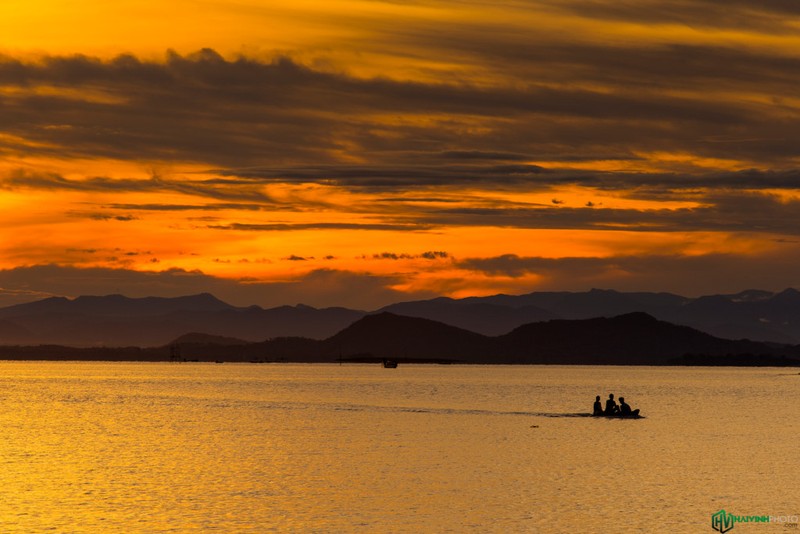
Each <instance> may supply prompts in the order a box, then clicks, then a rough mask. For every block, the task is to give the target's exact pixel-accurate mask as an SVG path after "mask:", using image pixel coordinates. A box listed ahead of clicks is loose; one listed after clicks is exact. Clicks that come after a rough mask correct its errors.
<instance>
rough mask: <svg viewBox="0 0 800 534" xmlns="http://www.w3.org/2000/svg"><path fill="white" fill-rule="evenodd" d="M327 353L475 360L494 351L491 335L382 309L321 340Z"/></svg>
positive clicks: (399, 357)
mask: <svg viewBox="0 0 800 534" xmlns="http://www.w3.org/2000/svg"><path fill="white" fill-rule="evenodd" d="M323 350H324V354H325V355H326V356H333V357H340V356H341V357H342V358H352V357H353V356H373V357H376V358H381V359H383V358H387V359H394V360H408V359H420V358H424V359H439V360H441V359H444V360H448V359H452V360H463V361H478V360H481V359H485V358H487V357H490V356H491V355H492V354H493V353H494V350H495V345H494V344H493V343H492V341H491V338H488V337H486V336H483V335H481V334H476V333H475V332H470V331H468V330H463V329H461V328H456V327H454V326H450V325H446V324H443V323H440V322H437V321H431V320H429V319H420V318H418V317H406V316H402V315H395V314H393V313H388V312H382V313H378V314H376V315H367V316H366V317H363V318H362V319H359V320H358V321H356V322H355V323H353V324H352V325H350V326H349V327H347V328H345V329H344V330H342V331H341V332H339V333H338V334H336V335H335V336H333V337H331V338H328V339H326V340H325V341H324V342H323Z"/></svg>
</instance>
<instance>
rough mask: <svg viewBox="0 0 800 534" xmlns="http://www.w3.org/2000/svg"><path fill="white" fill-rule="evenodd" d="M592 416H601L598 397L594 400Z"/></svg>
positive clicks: (601, 408)
mask: <svg viewBox="0 0 800 534" xmlns="http://www.w3.org/2000/svg"><path fill="white" fill-rule="evenodd" d="M592 415H603V405H602V404H601V403H600V395H598V396H596V397H595V398H594V409H593V410H592Z"/></svg>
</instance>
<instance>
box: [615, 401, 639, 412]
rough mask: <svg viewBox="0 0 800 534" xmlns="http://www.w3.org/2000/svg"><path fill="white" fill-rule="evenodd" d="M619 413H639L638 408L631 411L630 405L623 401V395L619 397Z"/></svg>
mask: <svg viewBox="0 0 800 534" xmlns="http://www.w3.org/2000/svg"><path fill="white" fill-rule="evenodd" d="M619 413H620V415H639V409H638V408H637V409H636V410H633V411H631V407H630V406H628V403H626V402H625V397H620V398H619Z"/></svg>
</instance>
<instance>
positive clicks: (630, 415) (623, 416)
mask: <svg viewBox="0 0 800 534" xmlns="http://www.w3.org/2000/svg"><path fill="white" fill-rule="evenodd" d="M592 417H605V418H607V419H644V416H643V415H639V410H638V408H637V409H636V410H633V411H632V412H631V413H626V414H622V413H611V414H604V413H601V414H592Z"/></svg>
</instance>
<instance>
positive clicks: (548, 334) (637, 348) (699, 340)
mask: <svg viewBox="0 0 800 534" xmlns="http://www.w3.org/2000/svg"><path fill="white" fill-rule="evenodd" d="M0 358H2V359H59V360H68V359H71V360H109V359H111V360H168V359H170V360H177V361H217V362H225V361H230V362H248V361H250V362H289V361H291V362H379V361H381V360H386V359H391V360H395V361H399V362H403V363H414V362H417V363H472V364H584V365H593V364H611V365H675V364H677V365H693V364H694V365H761V366H800V346H791V345H770V344H765V343H759V342H755V341H748V340H740V341H733V340H727V339H720V338H716V337H714V336H711V335H710V334H706V333H704V332H700V331H698V330H695V329H693V328H690V327H687V326H678V325H674V324H671V323H667V322H665V321H659V320H658V319H655V318H654V317H652V316H650V315H647V314H646V313H642V312H635V313H628V314H624V315H620V316H617V317H612V318H605V317H601V318H595V319H575V320H567V319H555V320H550V321H542V322H538V323H530V324H527V325H523V326H520V327H518V328H515V329H514V330H512V331H511V332H509V333H507V334H504V335H501V336H485V335H483V334H478V333H475V332H470V331H469V330H464V329H461V328H458V327H455V326H450V325H446V324H443V323H440V322H437V321H431V320H430V319H421V318H419V317H407V316H402V315H395V314H393V313H389V312H381V313H377V314H373V315H366V316H364V317H362V318H361V319H358V320H357V321H355V322H354V323H353V324H351V325H350V326H348V327H346V328H344V329H343V330H341V331H340V332H338V333H337V334H335V335H333V336H330V337H328V338H326V339H323V340H317V339H309V338H301V337H277V338H272V339H269V340H266V341H262V342H257V343H251V342H246V341H242V340H237V339H232V338H227V337H221V336H212V335H209V334H199V333H197V334H187V335H184V336H181V337H180V338H178V339H176V340H174V341H173V342H172V343H171V344H170V345H169V346H162V347H152V348H139V347H124V348H121V349H111V348H106V347H88V348H75V347H60V346H52V345H45V346H37V347H31V346H28V347H13V346H0Z"/></svg>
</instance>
